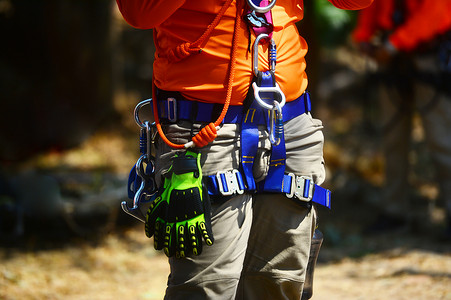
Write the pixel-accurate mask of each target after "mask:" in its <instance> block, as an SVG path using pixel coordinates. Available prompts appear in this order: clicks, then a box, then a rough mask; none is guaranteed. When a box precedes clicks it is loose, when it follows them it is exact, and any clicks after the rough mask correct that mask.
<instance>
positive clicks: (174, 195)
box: [117, 0, 372, 300]
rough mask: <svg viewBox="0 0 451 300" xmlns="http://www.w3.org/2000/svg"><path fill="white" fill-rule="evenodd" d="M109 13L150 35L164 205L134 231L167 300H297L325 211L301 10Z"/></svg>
mask: <svg viewBox="0 0 451 300" xmlns="http://www.w3.org/2000/svg"><path fill="white" fill-rule="evenodd" d="M329 2H331V3H332V4H333V5H335V6H336V7H338V8H342V9H361V8H364V7H367V6H368V5H369V4H370V3H371V2H372V0H329ZM117 4H118V7H119V9H120V11H121V13H122V15H123V17H124V19H125V20H126V21H127V22H128V23H129V24H130V25H132V26H134V27H136V28H141V29H153V34H154V42H155V45H156V53H155V61H154V65H153V72H154V77H153V78H154V87H153V94H154V95H153V107H154V115H155V121H156V127H157V130H158V132H159V138H158V140H157V141H156V143H157V155H156V162H155V166H156V174H157V175H156V179H157V181H158V185H159V186H160V189H161V193H160V196H159V197H157V198H156V199H155V201H154V202H152V204H151V205H150V208H149V209H148V210H147V214H146V219H145V224H146V226H145V231H146V234H147V236H148V237H152V236H153V238H154V244H155V248H156V249H158V250H164V252H165V253H166V255H167V256H169V264H170V267H171V273H170V275H169V278H168V286H167V289H166V296H165V299H190V300H193V299H246V300H252V299H259V300H261V299H301V297H302V294H303V289H304V281H305V277H306V269H307V264H308V261H309V253H310V248H311V243H312V236H313V234H314V231H315V228H316V226H317V224H316V219H317V217H316V211H315V205H317V204H318V205H319V204H321V205H324V206H326V207H329V208H330V192H329V191H328V190H327V189H325V188H322V187H321V186H320V185H321V183H323V182H324V179H325V168H324V160H323V142H324V137H323V133H322V128H323V126H322V123H321V121H320V120H317V119H314V118H313V117H312V115H311V114H310V109H311V102H310V97H309V95H308V93H307V92H306V89H307V83H308V80H307V75H306V72H305V70H306V62H305V55H306V53H307V43H306V41H305V40H304V39H303V38H302V37H301V36H300V35H299V33H298V31H297V28H296V26H295V23H296V22H298V21H300V20H301V19H302V18H303V14H304V10H303V1H302V0H277V2H276V1H275V0H273V1H271V2H270V1H266V0H263V1H256V0H254V1H244V0H226V1H218V0H196V1H185V0H174V1H163V0H117ZM192 146H194V147H192ZM186 148H188V149H186ZM160 175H161V176H160ZM160 178H162V179H161V180H160ZM202 178H203V179H202ZM202 180H203V181H204V186H205V188H206V189H208V193H207V192H206V191H205V190H204V188H203V187H202V182H201V181H202ZM208 195H209V196H210V201H211V209H210V208H209V203H206V202H209V200H208ZM176 203H178V204H179V205H176ZM210 211H211V212H210ZM210 217H211V220H210ZM186 224H188V225H186ZM190 224H191V225H190ZM162 229H163V230H162ZM202 246H203V247H202ZM143 280H145V279H143Z"/></svg>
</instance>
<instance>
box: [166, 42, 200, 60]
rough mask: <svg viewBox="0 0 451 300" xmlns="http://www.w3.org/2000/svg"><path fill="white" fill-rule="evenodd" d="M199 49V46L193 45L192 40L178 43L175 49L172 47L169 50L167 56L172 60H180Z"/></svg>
mask: <svg viewBox="0 0 451 300" xmlns="http://www.w3.org/2000/svg"><path fill="white" fill-rule="evenodd" d="M199 51H200V48H199V47H192V44H191V43H190V42H186V43H183V44H181V45H178V46H177V47H175V48H174V49H170V50H169V51H168V54H167V57H168V59H169V60H170V61H171V62H178V61H181V60H183V59H185V58H187V57H188V56H190V55H191V54H193V53H196V52H199Z"/></svg>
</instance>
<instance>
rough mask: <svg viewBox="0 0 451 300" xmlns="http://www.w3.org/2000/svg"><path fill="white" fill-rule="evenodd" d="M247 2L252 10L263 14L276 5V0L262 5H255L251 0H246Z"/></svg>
mask: <svg viewBox="0 0 451 300" xmlns="http://www.w3.org/2000/svg"><path fill="white" fill-rule="evenodd" d="M247 4H248V5H249V7H250V8H251V9H252V10H255V11H256V12H258V13H262V14H264V13H267V12H268V11H270V10H271V9H272V8H273V7H274V5H276V0H272V1H271V2H270V3H269V4H268V5H267V6H263V7H260V6H257V5H255V4H254V3H253V2H252V0H247Z"/></svg>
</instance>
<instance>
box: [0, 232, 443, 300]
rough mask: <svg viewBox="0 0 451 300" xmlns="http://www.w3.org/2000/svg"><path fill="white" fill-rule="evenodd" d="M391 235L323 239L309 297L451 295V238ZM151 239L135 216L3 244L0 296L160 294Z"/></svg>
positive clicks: (163, 270)
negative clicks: (113, 225)
mask: <svg viewBox="0 0 451 300" xmlns="http://www.w3.org/2000/svg"><path fill="white" fill-rule="evenodd" d="M387 240H391V241H393V240H396V236H393V235H392V236H384V237H379V238H377V239H374V238H372V239H371V240H366V239H362V240H359V241H348V242H345V243H343V245H342V246H328V245H327V244H325V245H324V248H323V249H322V252H321V254H320V258H319V262H318V265H317V269H316V272H315V281H314V296H313V298H312V299H314V300H330V299H347V300H348V299H356V300H357V299H365V300H367V299H368V300H370V299H374V300H379V299H381V300H382V299H384V300H385V299H400V300H401V299H409V300H411V299H434V300H435V299H437V300H438V299H451V251H450V248H449V244H448V246H447V247H446V245H444V244H440V243H431V241H432V240H424V241H423V238H416V237H410V238H408V239H404V240H403V241H402V243H401V241H400V240H396V242H394V243H390V244H393V247H387ZM151 242H152V241H151V240H149V239H147V238H146V237H145V235H144V233H143V228H142V226H141V225H140V224H138V225H136V226H131V227H128V228H125V229H122V230H115V231H114V232H112V233H109V234H106V235H105V236H104V237H103V238H102V239H101V240H97V241H93V240H90V241H89V240H86V239H80V238H74V239H71V240H70V242H64V243H62V244H59V243H58V242H55V241H53V242H51V243H49V242H48V241H47V242H45V241H42V240H41V241H37V240H35V241H32V240H29V241H28V242H27V243H28V244H27V245H26V247H25V249H21V250H17V248H8V247H4V248H2V249H0V261H1V265H0V299H5V300H12V299H143V300H144V299H162V297H163V294H164V289H165V283H166V278H167V275H168V272H169V270H168V265H167V262H166V257H165V256H164V255H162V254H160V253H156V252H155V251H154V250H153V248H152V246H151ZM33 243H34V244H33ZM46 243H47V244H46ZM40 244H41V245H40ZM382 244H383V246H381V245H382ZM396 244H398V245H396ZM39 245H40V246H39ZM34 247H36V248H34ZM27 248H28V249H29V250H27ZM356 248H359V251H360V252H361V251H364V252H365V251H367V252H368V253H366V254H357V249H356Z"/></svg>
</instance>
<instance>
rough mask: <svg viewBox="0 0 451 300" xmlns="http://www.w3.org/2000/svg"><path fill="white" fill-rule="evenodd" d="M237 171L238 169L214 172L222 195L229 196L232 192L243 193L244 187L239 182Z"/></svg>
mask: <svg viewBox="0 0 451 300" xmlns="http://www.w3.org/2000/svg"><path fill="white" fill-rule="evenodd" d="M238 176H239V172H238V170H235V169H234V170H232V171H226V172H218V173H216V179H217V180H218V188H219V192H220V193H221V194H222V195H223V196H230V195H232V194H234V193H237V194H243V193H244V189H242V188H241V187H240V184H239V179H238Z"/></svg>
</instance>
